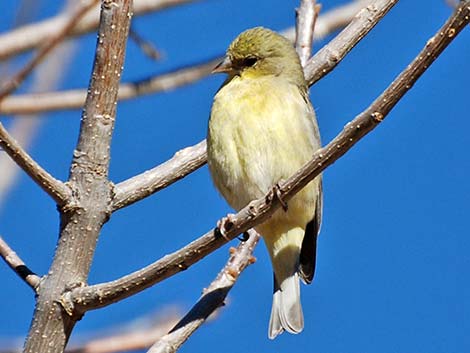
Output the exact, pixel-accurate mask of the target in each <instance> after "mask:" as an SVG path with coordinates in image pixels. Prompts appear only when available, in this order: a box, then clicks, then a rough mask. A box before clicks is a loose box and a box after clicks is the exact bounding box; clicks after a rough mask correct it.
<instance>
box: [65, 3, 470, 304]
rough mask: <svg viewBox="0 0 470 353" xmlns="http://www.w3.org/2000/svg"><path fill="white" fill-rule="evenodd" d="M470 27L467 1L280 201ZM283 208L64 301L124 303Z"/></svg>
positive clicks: (263, 201) (260, 205)
mask: <svg viewBox="0 0 470 353" xmlns="http://www.w3.org/2000/svg"><path fill="white" fill-rule="evenodd" d="M469 21H470V0H466V1H462V2H461V3H460V5H459V7H458V8H457V9H456V11H455V12H454V13H453V14H452V15H451V16H450V18H449V19H448V20H447V22H446V23H445V24H444V26H443V27H442V28H441V29H440V30H439V31H438V32H437V33H436V34H435V35H434V36H433V37H432V38H431V39H430V40H429V41H428V42H427V43H426V45H425V47H424V49H423V50H422V51H421V52H420V53H419V54H418V56H417V57H416V58H415V59H414V60H413V61H412V62H411V63H410V64H409V65H408V66H407V68H406V69H405V70H404V71H402V72H401V74H400V75H399V76H398V77H397V78H396V79H395V80H394V81H393V82H392V83H391V85H390V86H389V87H388V88H387V89H386V90H385V91H384V92H383V93H382V94H381V95H380V96H379V97H378V98H377V99H376V100H375V101H374V102H373V103H372V104H371V105H370V106H369V107H368V108H367V109H366V110H364V111H363V112H362V113H360V114H359V115H358V116H357V117H356V118H355V119H354V120H352V121H351V122H349V123H348V124H347V125H346V126H345V128H344V129H343V131H341V132H340V133H339V134H338V135H337V136H336V137H335V138H334V139H333V140H332V141H331V142H330V143H328V145H326V146H325V147H323V148H320V149H319V150H318V151H316V152H315V153H314V154H313V156H312V159H311V160H310V161H309V162H308V163H307V164H306V165H305V166H304V167H302V168H301V169H300V170H299V171H298V172H296V173H295V174H294V175H293V176H292V177H290V178H289V179H287V180H286V181H285V182H282V183H280V185H279V188H278V193H279V196H280V198H282V199H283V200H285V201H288V200H289V199H290V198H292V197H293V196H294V194H295V193H297V192H299V191H300V190H301V189H302V188H303V187H304V186H305V185H307V184H308V183H309V182H310V181H311V180H313V179H314V178H315V177H316V176H317V175H319V174H320V173H321V172H322V171H323V170H324V169H325V168H327V167H328V166H329V165H331V164H333V163H334V162H335V161H336V160H337V159H339V158H340V157H341V156H342V155H344V154H345V153H346V152H347V151H348V150H350V149H351V148H352V146H354V145H355V144H356V143H357V142H359V141H360V140H361V138H363V137H364V136H365V135H366V134H367V133H368V132H370V131H371V130H372V129H374V128H375V127H376V126H377V125H378V124H379V123H381V122H382V121H383V120H384V118H385V117H386V116H387V114H388V113H389V112H390V110H391V109H392V108H393V107H394V106H395V105H396V104H397V103H398V101H399V100H400V99H401V98H402V97H403V95H404V94H405V93H406V92H408V91H409V89H410V88H411V87H412V86H413V84H414V83H415V82H416V81H417V79H418V78H419V77H420V76H421V75H422V74H423V73H424V72H425V71H426V70H427V69H428V68H429V66H430V65H431V64H432V63H433V62H434V60H435V59H436V58H437V57H438V56H439V54H440V53H441V52H442V51H443V50H444V49H445V48H446V47H447V46H448V45H449V44H450V43H451V42H452V40H454V39H455V38H456V36H457V34H458V33H459V32H460V31H461V30H462V29H463V28H464V27H465V26H466V25H467V24H468V22H469ZM280 206H281V205H280V204H279V197H275V196H274V192H273V191H271V192H269V193H268V194H267V195H266V196H265V197H263V198H260V199H258V200H254V201H252V202H250V204H249V205H247V206H246V207H245V208H243V209H242V210H241V211H240V212H238V213H237V214H236V215H234V216H233V217H231V220H232V222H231V223H229V224H228V225H229V227H227V228H228V229H225V232H224V234H225V237H222V236H221V235H220V234H219V232H216V231H215V230H211V231H209V232H207V233H206V234H205V235H203V236H202V237H200V238H198V239H196V240H195V241H193V242H192V243H190V244H188V245H186V246H185V247H183V248H182V249H180V250H178V251H176V252H174V253H172V254H170V255H166V256H164V257H163V258H162V259H160V260H158V261H156V262H154V263H153V264H151V265H149V266H147V267H145V268H143V269H140V270H138V271H136V272H134V273H131V274H129V275H126V276H124V277H121V278H120V279H117V280H114V281H111V282H107V283H101V284H97V285H92V286H88V287H82V288H76V289H73V290H71V291H69V292H66V293H65V294H64V295H63V296H62V300H63V302H64V303H65V304H67V305H68V306H70V307H71V308H74V310H76V311H78V312H85V311H87V310H91V309H96V308H99V307H104V306H107V305H109V304H111V303H114V302H117V301H120V300H122V299H125V298H127V297H129V296H131V295H133V294H135V293H138V292H140V291H142V290H144V289H145V288H148V287H150V286H152V285H154V284H156V283H158V282H160V281H162V280H164V279H165V278H168V277H170V276H172V275H174V274H176V273H178V272H180V271H182V270H185V269H187V268H188V267H189V266H191V265H192V264H194V263H196V262H197V261H199V260H200V259H202V258H203V257H204V256H206V255H208V254H209V253H211V252H212V251H214V250H215V249H217V248H219V247H220V246H222V245H223V244H225V243H226V242H227V241H228V239H233V238H235V237H236V236H237V235H238V234H240V233H242V232H245V231H247V230H248V229H250V228H252V227H254V226H255V225H257V224H259V223H261V222H263V221H264V220H266V219H267V218H269V216H270V215H271V214H273V213H274V211H275V210H277V209H278V208H279V207H280Z"/></svg>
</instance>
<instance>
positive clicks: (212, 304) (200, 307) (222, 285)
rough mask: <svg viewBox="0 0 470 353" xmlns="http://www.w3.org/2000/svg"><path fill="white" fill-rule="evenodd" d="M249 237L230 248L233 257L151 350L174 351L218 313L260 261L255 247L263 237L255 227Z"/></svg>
mask: <svg viewBox="0 0 470 353" xmlns="http://www.w3.org/2000/svg"><path fill="white" fill-rule="evenodd" d="M248 235H249V237H248V239H247V240H246V241H243V242H241V243H240V244H239V245H238V246H237V248H230V258H229V260H228V261H227V263H226V265H225V266H224V268H223V269H222V271H220V272H219V274H218V276H217V277H216V278H215V280H214V281H213V282H212V283H211V284H210V285H209V287H208V288H206V289H205V290H204V292H203V294H202V296H201V298H200V299H199V300H198V302H197V303H196V304H195V305H194V306H193V307H192V308H191V310H190V311H189V312H188V313H187V314H186V315H185V316H184V317H183V318H182V319H181V320H180V321H179V322H178V323H177V324H176V326H175V327H173V328H172V329H171V331H170V332H168V334H166V335H165V336H163V337H161V338H160V339H159V340H158V341H157V342H155V344H154V345H153V346H152V347H151V348H150V349H149V350H148V352H147V353H174V352H176V351H177V350H178V349H179V348H180V347H181V346H182V345H183V343H184V342H186V340H187V339H188V338H189V337H190V336H191V335H192V334H193V333H194V332H195V331H196V330H197V329H198V328H199V327H201V325H202V324H203V323H204V322H205V321H206V319H207V318H208V317H209V315H211V314H212V313H214V312H215V311H216V310H217V309H218V308H220V307H221V306H223V305H224V302H225V298H226V297H227V294H228V292H229V291H230V290H231V289H232V288H233V286H234V285H235V282H236V281H237V280H238V278H239V276H240V274H241V273H242V271H243V270H244V269H245V268H246V267H247V266H249V265H251V264H252V263H254V262H255V261H256V259H255V258H254V257H253V250H254V248H255V246H256V244H257V243H258V241H259V239H260V235H259V234H258V233H256V232H255V231H254V230H249V231H248Z"/></svg>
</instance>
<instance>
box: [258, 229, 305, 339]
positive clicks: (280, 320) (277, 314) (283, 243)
mask: <svg viewBox="0 0 470 353" xmlns="http://www.w3.org/2000/svg"><path fill="white" fill-rule="evenodd" d="M304 232H305V231H304V230H303V229H302V228H300V227H299V228H294V229H291V230H289V231H288V232H287V233H284V234H282V235H281V236H279V237H278V238H277V239H275V240H274V239H265V242H266V245H267V246H268V249H269V252H270V254H271V261H272V263H273V269H274V294H273V305H272V309H271V319H270V321H269V332H268V336H269V338H270V339H274V338H275V337H276V336H277V335H279V334H280V333H282V332H283V331H284V330H285V331H287V332H289V333H299V332H301V331H302V330H303V328H304V316H303V313H302V306H301V303H300V285H299V275H298V273H297V271H298V264H299V254H300V246H301V244H302V238H303V235H304ZM270 240H271V241H270ZM272 240H274V241H272ZM270 247H271V248H270Z"/></svg>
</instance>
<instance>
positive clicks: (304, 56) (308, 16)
mask: <svg viewBox="0 0 470 353" xmlns="http://www.w3.org/2000/svg"><path fill="white" fill-rule="evenodd" d="M319 12H320V5H317V4H316V0H301V1H300V7H299V8H298V9H297V10H296V12H295V13H296V19H297V24H296V26H295V29H296V36H295V49H296V50H297V54H299V58H300V64H301V65H302V67H303V66H305V64H306V63H307V60H308V59H310V57H311V56H312V43H313V32H314V28H315V21H316V20H317V17H318V13H319Z"/></svg>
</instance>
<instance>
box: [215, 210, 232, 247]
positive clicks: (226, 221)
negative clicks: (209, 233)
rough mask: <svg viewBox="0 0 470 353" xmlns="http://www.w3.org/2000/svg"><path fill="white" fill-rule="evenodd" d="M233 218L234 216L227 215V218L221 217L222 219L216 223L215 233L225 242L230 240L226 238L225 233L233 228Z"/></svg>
mask: <svg viewBox="0 0 470 353" xmlns="http://www.w3.org/2000/svg"><path fill="white" fill-rule="evenodd" d="M234 216H235V215H234V214H233V213H229V214H228V215H227V216H225V217H222V219H219V220H218V221H217V228H216V231H217V232H218V233H219V234H220V235H221V236H222V237H223V238H224V239H225V240H227V241H230V240H231V239H229V238H227V231H228V230H230V228H232V227H233V221H232V218H233V217H234Z"/></svg>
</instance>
